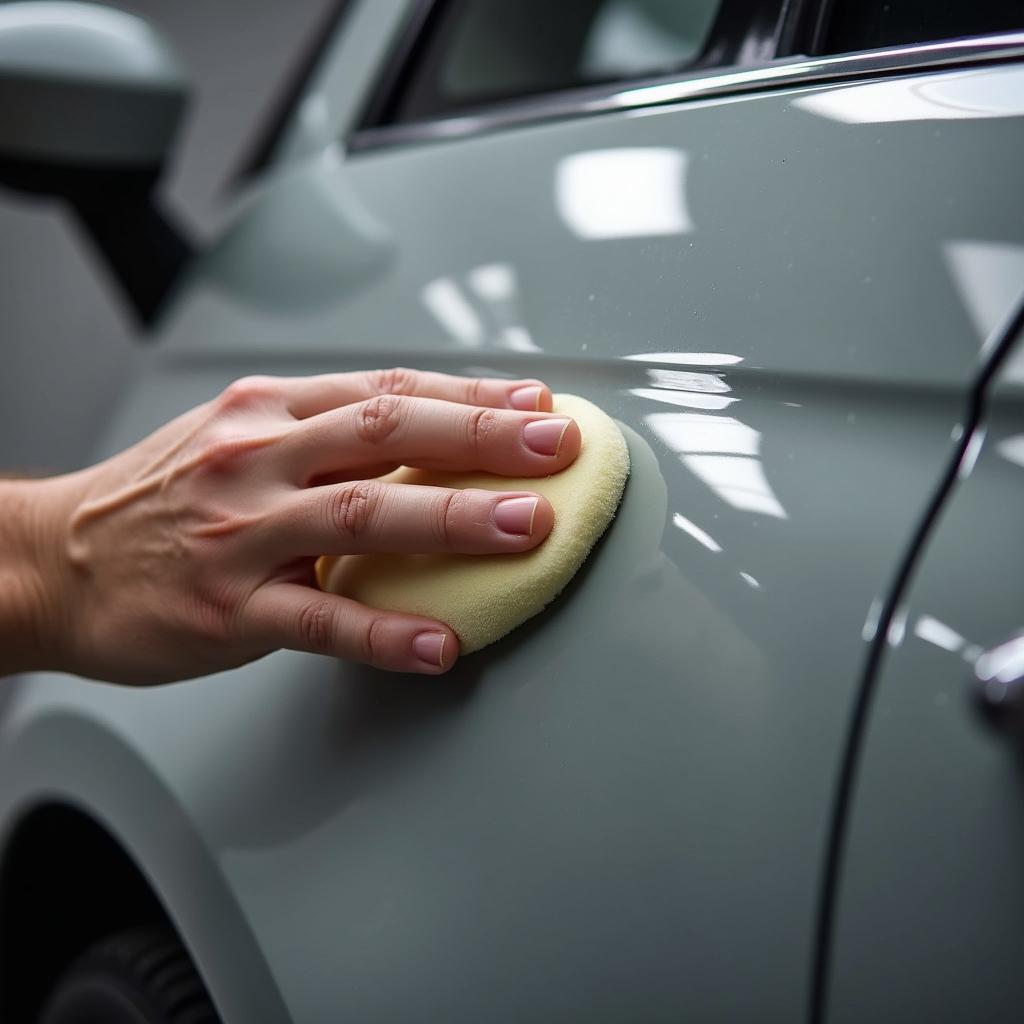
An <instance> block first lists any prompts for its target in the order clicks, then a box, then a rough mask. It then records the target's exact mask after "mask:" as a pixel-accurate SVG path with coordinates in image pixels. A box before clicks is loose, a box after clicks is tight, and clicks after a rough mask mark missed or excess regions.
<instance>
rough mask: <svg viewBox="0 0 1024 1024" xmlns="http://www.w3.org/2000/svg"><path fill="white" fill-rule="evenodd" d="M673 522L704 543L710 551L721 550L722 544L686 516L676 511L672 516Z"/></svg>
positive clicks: (699, 542)
mask: <svg viewBox="0 0 1024 1024" xmlns="http://www.w3.org/2000/svg"><path fill="white" fill-rule="evenodd" d="M672 522H673V523H674V524H675V525H676V526H678V527H679V529H680V530H682V531H683V532H684V533H688V534H689V535H690V536H691V537H692V538H693V539H694V540H695V541H697V543H698V544H703V545H704V547H706V548H707V549H708V551H721V550H722V545H721V544H719V543H718V541H716V540H715V538H714V537H712V536H711V534H710V533H707V532H706V531H705V530H702V529H701V528H700V527H699V526H698V525H697V524H696V523H694V522H692V521H691V520H689V519H687V518H686V516H683V515H680V514H679V513H678V512H676V513H675V514H674V515H673V516H672Z"/></svg>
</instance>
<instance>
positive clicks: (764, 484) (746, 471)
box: [646, 412, 786, 519]
mask: <svg viewBox="0 0 1024 1024" xmlns="http://www.w3.org/2000/svg"><path fill="white" fill-rule="evenodd" d="M646 419H647V425H648V426H649V427H650V428H651V430H652V431H653V432H654V434H655V435H656V436H657V437H659V438H660V439H661V440H662V441H663V442H664V443H665V444H666V445H668V447H669V448H671V449H672V450H673V451H675V452H678V453H679V457H680V459H681V460H682V463H683V465H684V466H686V468H687V469H689V470H690V471H691V472H692V473H694V474H695V475H696V476H697V477H699V478H700V479H701V480H702V481H703V482H704V483H706V484H707V485H708V487H710V488H711V489H712V490H713V491H714V492H715V493H716V494H717V495H718V496H719V497H720V498H721V499H722V500H723V501H724V502H726V503H727V504H729V505H731V506H733V508H738V509H743V510H745V511H748V512H756V513H759V514H761V515H767V516H775V517H778V518H779V519H785V518H786V510H785V509H784V508H783V507H782V504H781V503H780V501H779V499H778V498H777V497H776V496H775V493H774V492H773V491H772V488H771V485H770V484H769V483H768V479H767V477H766V476H765V473H764V468H763V466H762V465H761V462H760V459H759V455H760V452H761V433H760V431H757V430H754V429H753V428H752V427H748V426H747V425H746V424H745V423H742V422H741V421H740V420H738V419H736V418H735V417H734V416H715V415H711V414H702V413H671V412H656V413H650V414H649V415H648V416H647V417H646Z"/></svg>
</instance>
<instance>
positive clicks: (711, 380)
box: [647, 370, 732, 394]
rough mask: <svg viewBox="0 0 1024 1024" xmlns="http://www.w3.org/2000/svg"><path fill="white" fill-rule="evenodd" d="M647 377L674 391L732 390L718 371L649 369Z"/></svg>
mask: <svg viewBox="0 0 1024 1024" xmlns="http://www.w3.org/2000/svg"><path fill="white" fill-rule="evenodd" d="M647 379H648V380H649V381H650V382H651V384H652V385H653V386H654V387H656V388H668V389H670V390H672V391H704V392H709V393H711V394H724V393H725V392H727V391H732V388H731V387H729V385H728V384H726V383H725V381H724V380H722V378H721V377H720V376H719V375H718V374H717V373H684V372H683V371H682V370H648V371H647Z"/></svg>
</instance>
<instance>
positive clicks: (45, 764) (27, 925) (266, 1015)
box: [0, 710, 289, 1024]
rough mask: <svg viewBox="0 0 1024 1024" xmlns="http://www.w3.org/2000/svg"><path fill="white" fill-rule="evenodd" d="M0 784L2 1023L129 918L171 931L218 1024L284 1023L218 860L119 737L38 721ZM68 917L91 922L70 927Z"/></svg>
mask: <svg viewBox="0 0 1024 1024" xmlns="http://www.w3.org/2000/svg"><path fill="white" fill-rule="evenodd" d="M0 780H2V782H0V1020H31V1019H33V1016H32V1013H33V1012H34V1009H33V1008H34V1007H36V1006H37V1004H38V1001H39V999H40V998H41V997H42V993H44V992H45V991H46V986H47V985H48V983H49V982H50V981H52V979H53V978H54V977H55V976H56V974H57V973H59V971H60V970H61V968H62V967H63V966H64V964H65V963H66V962H67V958H68V957H70V956H73V955H74V953H75V952H76V951H77V950H78V949H80V948H81V946H80V945H77V944H76V945H75V947H74V948H71V947H72V944H73V943H75V942H76V940H78V939H82V940H83V942H82V944H83V945H84V944H85V943H87V942H88V941H89V940H91V939H93V938H98V937H99V935H98V934H97V933H96V932H97V929H98V928H100V927H106V925H108V924H110V925H112V926H113V927H112V928H111V929H110V930H113V929H116V928H119V927H120V926H121V925H122V924H132V923H136V918H138V916H139V915H140V914H152V915H155V918H153V917H151V918H147V919H148V920H153V919H155V920H157V921H162V922H165V923H167V924H169V925H170V927H172V928H173V929H174V930H175V931H176V932H177V934H178V935H179V936H180V938H181V940H182V942H183V944H184V945H185V946H186V948H187V949H188V950H189V952H190V954H191V956H192V957H193V959H194V961H195V963H196V966H197V968H198V970H199V973H200V974H201V975H202V977H203V980H204V981H205V983H206V985H207V988H208V990H209V992H210V995H211V997H212V999H213V1001H214V1003H215V1004H216V1005H217V1008H218V1010H219V1012H220V1013H221V1015H222V1017H223V1019H224V1020H225V1021H227V1022H230V1021H235V1020H240V1021H246V1022H247V1024H248V1022H252V1024H262V1022H264V1021H266V1022H268V1024H269V1022H280V1021H287V1020H288V1019H289V1016H288V1014H287V1012H286V1010H285V1007H284V1003H283V1001H282V998H281V995H280V992H279V991H278V988H277V985H276V983H275V982H274V979H273V977H272V974H271V971H270V967H269V965H268V963H267V962H266V960H265V958H264V956H263V953H262V951H261V949H260V948H259V945H258V944H257V942H256V939H255V936H254V935H253V933H252V931H251V929H250V927H249V925H248V922H247V921H246V918H245V915H244V911H243V909H242V907H240V906H239V904H238V902H237V900H236V899H235V896H234V894H233V892H232V891H231V889H230V888H229V886H228V883H227V881H226V879H225V878H224V875H223V873H222V872H221V870H220V868H219V866H218V864H217V862H216V859H215V858H214V857H213V856H212V855H211V852H210V850H209V849H208V848H207V846H206V844H205V843H204V842H203V840H202V837H201V835H200V834H199V831H198V830H197V828H196V827H195V826H194V824H193V823H192V821H191V820H190V818H189V816H188V814H187V810H186V809H185V808H184V807H183V806H182V805H181V804H180V803H179V802H178V800H177V798H176V796H175V794H174V793H173V792H172V791H171V790H170V789H169V787H168V786H167V785H166V784H165V782H164V781H163V780H162V779H161V778H160V777H159V776H158V775H157V774H156V772H155V771H154V770H153V768H152V767H151V765H150V764H149V763H148V761H147V760H146V758H145V757H144V756H143V755H141V754H140V753H139V752H137V751H136V750H134V749H133V748H132V746H131V745H130V744H129V743H128V742H127V741H126V739H125V738H124V737H122V736H120V735H119V734H118V733H117V732H115V731H113V730H112V729H110V728H108V727H107V726H106V725H105V724H104V723H102V722H99V721H94V720H91V719H88V718H86V717H84V716H82V715H81V714H80V713H77V712H69V711H66V710H56V711H55V710H51V711H48V712H45V713H43V714H42V715H41V716H40V717H38V718H36V719H34V720H32V721H30V722H28V723H26V724H25V726H24V728H22V729H20V730H19V731H18V733H17V735H16V736H15V737H12V742H11V743H10V744H9V745H8V746H7V747H6V749H5V750H4V751H3V757H2V760H0ZM76 910H78V911H84V912H85V913H87V914H90V915H95V918H94V919H93V920H90V921H88V922H78V923H76V922H74V921H73V920H72V917H71V915H72V913H73V912H74V911H76ZM33 918H34V920H33ZM26 937H27V938H28V939H30V940H34V942H33V941H26ZM33 948H34V950H35V954H36V956H37V957H38V962H37V963H35V964H32V965H26V961H27V959H28V958H29V957H30V956H31V953H32V950H33ZM41 950H42V951H43V955H40V951H41Z"/></svg>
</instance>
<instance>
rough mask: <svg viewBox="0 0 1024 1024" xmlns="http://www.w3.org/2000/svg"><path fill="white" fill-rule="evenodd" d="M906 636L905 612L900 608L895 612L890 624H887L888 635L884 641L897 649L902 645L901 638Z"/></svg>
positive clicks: (904, 609)
mask: <svg viewBox="0 0 1024 1024" xmlns="http://www.w3.org/2000/svg"><path fill="white" fill-rule="evenodd" d="M906 635H907V610H906V608H902V609H900V610H899V611H897V612H896V614H895V615H894V616H893V617H892V622H890V623H889V633H888V635H887V636H886V640H888V641H889V646H890V647H899V645H900V644H901V643H903V638H904V637H905V636H906Z"/></svg>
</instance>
